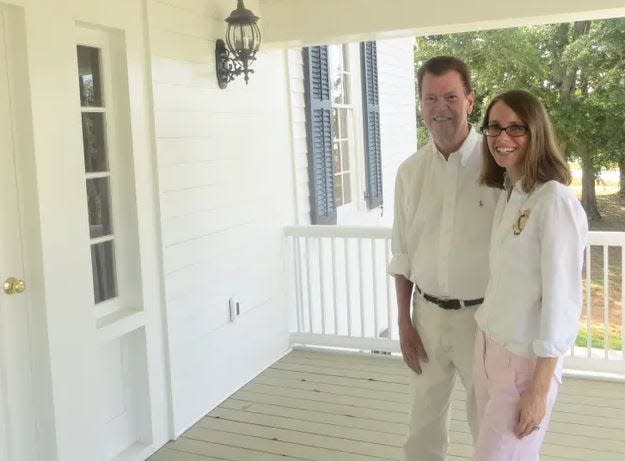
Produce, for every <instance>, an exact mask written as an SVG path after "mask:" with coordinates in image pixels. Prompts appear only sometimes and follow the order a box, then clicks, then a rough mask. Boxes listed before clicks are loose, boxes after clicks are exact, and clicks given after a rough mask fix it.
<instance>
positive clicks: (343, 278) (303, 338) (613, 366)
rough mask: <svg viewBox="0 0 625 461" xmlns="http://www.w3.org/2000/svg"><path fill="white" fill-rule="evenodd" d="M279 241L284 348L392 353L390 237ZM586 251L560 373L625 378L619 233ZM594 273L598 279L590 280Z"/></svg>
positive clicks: (348, 230) (333, 230)
mask: <svg viewBox="0 0 625 461" xmlns="http://www.w3.org/2000/svg"><path fill="white" fill-rule="evenodd" d="M285 234H286V236H287V241H288V247H289V251H288V255H289V258H288V259H289V261H288V264H289V268H290V270H289V276H290V293H289V295H290V305H291V306H292V307H293V308H292V309H291V311H290V313H289V314H290V316H289V325H290V332H291V343H292V344H303V345H312V346H328V347H340V348H350V349H359V350H371V351H381V352H399V351H400V349H399V334H398V332H397V327H396V325H397V321H396V319H397V303H396V298H395V282H394V280H393V279H392V277H389V276H387V275H386V264H387V262H388V261H389V260H390V256H391V253H390V236H391V229H390V228H385V227H354V226H291V227H287V228H286V229H285ZM588 243H589V245H590V251H586V254H585V258H586V261H585V265H584V266H585V267H584V274H583V276H584V282H585V285H584V286H585V289H584V296H585V300H584V316H585V317H584V318H585V321H584V322H583V324H580V335H584V336H585V341H584V345H582V346H579V345H578V346H574V347H572V348H571V350H570V351H569V354H568V356H567V358H566V362H565V367H566V368H568V369H576V370H583V371H595V372H596V371H599V372H611V373H619V374H625V341H622V340H621V344H620V345H618V347H615V346H614V344H612V348H611V347H610V341H611V340H613V339H614V338H613V337H614V336H618V335H620V337H621V338H625V307H624V306H625V292H624V290H623V288H624V287H625V258H622V257H621V255H623V254H624V252H625V232H590V233H589V237H588ZM598 251H599V252H600V253H597V252H598ZM611 261H612V262H611ZM593 266H594V267H593ZM597 267H601V270H602V277H597V275H598V274H595V272H597ZM614 293H616V296H617V298H618V299H615V296H613V294H614ZM598 297H600V298H598ZM597 305H601V306H602V311H603V312H602V315H600V316H599V317H600V318H601V322H597V321H596V320H597V314H596V312H593V306H594V310H596V306H597ZM617 311H618V312H620V315H615V313H616V312H617ZM593 314H594V319H595V321H594V322H593ZM610 314H612V317H613V318H618V319H620V320H619V321H618V323H619V324H618V325H614V324H611V323H610V320H611V315H610ZM598 327H601V328H600V330H599V331H598V330H597V328H598ZM593 334H594V341H595V344H594V345H593ZM580 337H581V338H583V336H580ZM598 342H599V343H601V344H597V343H598ZM578 343H579V341H578Z"/></svg>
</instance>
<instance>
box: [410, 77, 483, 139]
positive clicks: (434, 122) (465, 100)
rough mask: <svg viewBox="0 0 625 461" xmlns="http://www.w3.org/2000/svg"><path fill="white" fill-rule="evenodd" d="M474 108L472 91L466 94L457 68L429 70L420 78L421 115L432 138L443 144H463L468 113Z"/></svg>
mask: <svg viewBox="0 0 625 461" xmlns="http://www.w3.org/2000/svg"><path fill="white" fill-rule="evenodd" d="M472 110H473V93H471V94H468V95H467V94H465V91H464V85H463V84H462V77H461V76H460V74H459V73H458V72H456V71H455V70H451V71H449V72H445V73H444V74H442V75H433V74H430V73H426V74H425V75H424V76H423V80H422V82H421V115H422V117H423V121H424V122H425V126H426V127H427V128H428V130H429V132H430V134H431V135H432V139H433V140H434V142H435V143H436V145H437V146H439V148H440V147H441V146H449V145H460V144H462V142H463V141H464V138H465V137H466V135H467V128H468V121H467V116H468V115H469V114H470V113H471V111H472Z"/></svg>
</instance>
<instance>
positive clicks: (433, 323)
mask: <svg viewBox="0 0 625 461" xmlns="http://www.w3.org/2000/svg"><path fill="white" fill-rule="evenodd" d="M477 307H478V306H474V307H469V308H463V309H458V310H445V309H442V308H440V307H439V306H437V305H436V304H433V303H430V302H428V301H426V300H425V299H423V298H422V297H421V296H419V295H415V298H414V303H413V317H412V318H413V324H414V325H415V327H416V329H417V331H418V332H419V335H420V336H421V340H422V341H423V346H424V347H425V351H426V353H427V355H428V358H429V361H428V363H425V364H422V370H423V373H422V374H421V375H418V374H416V373H411V383H410V384H411V385H410V389H411V395H412V396H414V400H413V403H412V407H411V411H410V425H409V432H408V438H407V440H406V443H405V444H404V461H444V460H445V459H446V456H447V447H448V445H449V435H448V432H449V421H450V416H451V413H450V406H451V394H452V391H453V389H454V385H455V383H456V375H460V379H461V380H462V383H463V384H464V387H465V389H466V390H467V399H466V406H467V417H468V420H469V425H470V426H471V432H472V434H473V440H475V439H476V437H477V424H476V405H475V396H474V393H473V383H472V363H473V342H474V339H475V330H476V324H475V319H474V318H473V316H474V314H475V310H476V309H477Z"/></svg>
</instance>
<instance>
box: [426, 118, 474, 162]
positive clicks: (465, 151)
mask: <svg viewBox="0 0 625 461" xmlns="http://www.w3.org/2000/svg"><path fill="white" fill-rule="evenodd" d="M481 139H482V137H481V136H480V135H479V133H478V132H477V131H475V129H474V128H473V126H472V125H469V134H468V135H467V137H466V138H464V141H462V145H461V146H460V147H459V148H458V150H457V151H455V152H452V153H451V154H449V158H451V157H452V156H454V157H456V156H457V157H459V158H460V164H461V165H462V166H466V164H467V162H468V161H469V158H470V157H471V155H472V154H473V153H474V152H475V149H474V147H475V144H476V143H478V142H480V141H481ZM432 146H433V149H434V153H435V154H436V157H437V158H441V159H442V158H444V156H443V154H441V152H440V151H439V150H438V147H436V144H435V143H434V141H432Z"/></svg>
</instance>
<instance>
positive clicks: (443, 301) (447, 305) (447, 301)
mask: <svg viewBox="0 0 625 461" xmlns="http://www.w3.org/2000/svg"><path fill="white" fill-rule="evenodd" d="M438 299H439V301H440V302H439V304H438V305H439V306H440V307H441V308H443V309H447V310H454V311H455V310H458V309H460V308H461V307H462V305H461V304H460V305H458V306H456V305H452V304H451V301H457V300H456V299H451V298H448V297H445V298H438Z"/></svg>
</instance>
